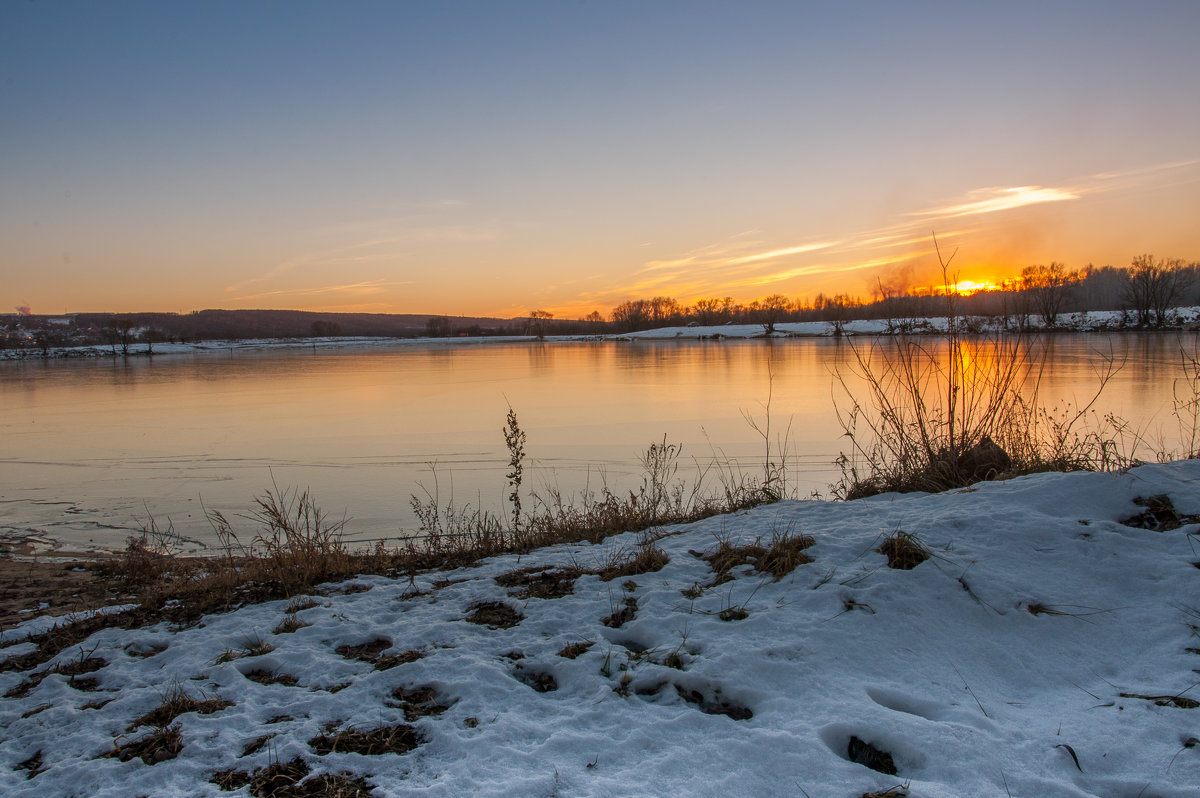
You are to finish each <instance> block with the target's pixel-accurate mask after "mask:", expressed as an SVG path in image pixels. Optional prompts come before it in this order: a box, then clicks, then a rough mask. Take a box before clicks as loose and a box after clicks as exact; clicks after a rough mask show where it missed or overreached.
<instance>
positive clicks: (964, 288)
mask: <svg viewBox="0 0 1200 798" xmlns="http://www.w3.org/2000/svg"><path fill="white" fill-rule="evenodd" d="M999 288H1000V286H998V285H996V284H995V283H986V282H985V283H979V282H975V281H974V280H961V281H959V282H957V283H955V284H954V285H953V289H954V293H956V294H962V295H964V296H970V295H971V294H977V293H979V292H980V291H996V290H998V289H999Z"/></svg>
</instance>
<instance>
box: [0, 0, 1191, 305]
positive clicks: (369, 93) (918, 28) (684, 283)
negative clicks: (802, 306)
mask: <svg viewBox="0 0 1200 798" xmlns="http://www.w3.org/2000/svg"><path fill="white" fill-rule="evenodd" d="M1198 35H1200V4H1197V3H1195V2H1193V1H1192V0H1185V1H1184V2H1146V3H1137V4H1133V3H1104V2H1093V1H1088V2H1049V3H1047V2H1037V3H1024V2H1011V3H1004V4H999V3H988V4H968V3H957V2H954V3H922V2H914V3H890V2H880V3H867V2H846V3H837V4H817V3H800V2H783V3H772V2H745V3H706V2H686V3H685V2H679V3H675V2H623V1H622V0H617V1H616V2H506V3H495V2H437V3H435V2H420V3H418V2H346V3H315V2H306V1H305V0H288V2H252V3H245V2H223V1H222V0H210V1H209V2H203V3H200V2H192V3H182V2H180V3H161V2H129V1H123V0H111V1H109V2H103V3H96V2H41V1H40V0H9V2H5V3H0V108H3V122H2V123H0V278H2V279H0V310H8V308H6V307H4V303H7V305H8V306H10V307H12V308H15V307H18V306H29V307H31V308H32V309H33V311H34V312H37V313H63V312H84V311H115V312H133V311H172V312H188V311H191V310H198V309H203V308H294V309H304V310H327V311H364V312H387V313H446V314H453V315H489V316H491V315H494V316H503V317H507V316H515V315H523V314H525V313H527V312H528V311H529V310H530V309H532V308H541V309H546V310H549V311H552V312H554V313H555V314H556V315H557V316H559V317H564V318H577V317H582V316H584V315H586V314H588V313H590V312H591V311H593V310H597V311H599V312H600V313H601V314H603V315H607V314H608V313H609V311H610V310H611V309H612V308H613V307H614V306H616V305H618V304H620V303H621V302H623V301H625V300H628V299H633V298H639V297H650V296H655V295H666V296H673V297H675V298H677V299H679V300H680V301H683V302H691V301H694V300H695V299H697V298H700V297H709V296H711V297H724V296H731V297H733V298H734V299H736V300H738V301H743V302H744V301H749V300H752V299H754V298H756V297H762V296H766V295H769V294H785V295H787V296H789V297H792V298H806V297H807V298H812V297H813V296H815V295H816V294H817V293H819V292H823V293H826V294H831V293H850V294H852V295H858V296H863V297H868V296H870V295H871V293H872V292H873V291H874V290H876V289H877V288H879V287H886V288H888V289H893V288H912V287H919V286H924V285H933V284H941V282H942V280H941V277H940V272H939V268H938V258H937V254H936V252H935V250H934V247H933V242H932V234H936V236H937V241H938V244H939V245H940V246H941V248H942V252H943V256H944V257H949V256H950V255H951V254H953V255H954V257H953V260H952V261H951V263H950V268H951V274H952V276H955V277H957V279H958V280H975V281H988V280H991V281H996V280H999V279H1003V278H1005V277H1011V276H1013V275H1015V274H1018V273H1019V271H1020V269H1021V268H1022V267H1023V266H1028V265H1032V264H1037V263H1049V262H1051V261H1059V262H1063V263H1065V264H1066V265H1067V266H1068V267H1069V268H1080V267H1083V266H1085V265H1087V264H1089V263H1092V264H1095V265H1115V266H1124V265H1128V263H1129V261H1130V260H1131V259H1132V258H1133V257H1134V256H1135V255H1138V254H1141V253H1153V254H1155V255H1158V256H1160V257H1180V258H1184V259H1187V260H1196V259H1198V258H1200V224H1197V220H1200V134H1198V131H1200V50H1198V49H1197V48H1196V47H1195V41H1196V38H1197V36H1198Z"/></svg>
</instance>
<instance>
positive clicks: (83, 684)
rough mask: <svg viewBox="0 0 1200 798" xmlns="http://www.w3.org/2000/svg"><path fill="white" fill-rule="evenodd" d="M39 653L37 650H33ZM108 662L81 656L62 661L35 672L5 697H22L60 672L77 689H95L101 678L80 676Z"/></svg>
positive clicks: (98, 668) (98, 658)
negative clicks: (47, 678)
mask: <svg viewBox="0 0 1200 798" xmlns="http://www.w3.org/2000/svg"><path fill="white" fill-rule="evenodd" d="M32 653H37V652H32ZM107 664H108V660H106V659H104V658H103V657H80V658H79V659H75V660H70V661H69V662H60V663H59V664H57V665H55V666H54V667H52V668H49V669H47V670H44V671H42V672H40V673H35V674H33V675H32V676H30V677H29V678H28V679H26V680H25V681H23V682H21V683H20V684H18V685H17V686H16V687H13V688H12V689H10V690H9V691H8V692H7V693H5V694H4V697H5V698H22V697H24V696H27V695H29V693H30V691H32V690H33V688H35V687H37V686H38V685H39V684H41V683H42V682H43V681H45V679H46V677H48V676H50V675H52V674H55V673H60V674H62V675H64V676H66V677H68V679H67V684H68V685H70V686H71V687H74V688H75V689H76V690H95V689H96V687H97V686H99V684H100V682H99V680H97V679H95V678H78V677H80V676H82V675H83V674H85V673H95V672H96V671H98V670H100V669H101V668H103V667H104V666H105V665H107Z"/></svg>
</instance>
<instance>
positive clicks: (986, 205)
mask: <svg viewBox="0 0 1200 798" xmlns="http://www.w3.org/2000/svg"><path fill="white" fill-rule="evenodd" d="M967 196H968V197H971V199H970V200H969V201H968V202H963V203H960V204H957V205H946V206H944V207H941V208H932V209H930V210H927V211H918V212H916V213H910V214H906V215H907V216H923V217H940V218H943V219H954V218H957V217H959V216H974V215H976V214H980V213H996V212H997V211H1009V210H1013V209H1015V208H1023V207H1025V206H1026V205H1038V204H1041V203H1043V202H1063V201H1065V200H1075V199H1079V193H1077V191H1071V190H1067V189H1062V188H1044V187H1042V186H1013V187H1011V188H1001V187H993V188H979V189H975V190H973V191H969V192H967Z"/></svg>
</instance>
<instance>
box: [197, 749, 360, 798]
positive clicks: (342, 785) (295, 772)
mask: <svg viewBox="0 0 1200 798" xmlns="http://www.w3.org/2000/svg"><path fill="white" fill-rule="evenodd" d="M308 773H309V768H308V764H307V763H306V762H305V761H304V760H303V759H301V758H300V757H296V758H295V759H293V760H292V761H291V762H276V763H275V764H273V765H269V766H268V767H265V768H259V769H258V770H256V771H254V772H253V773H247V772H246V771H244V770H222V771H220V772H219V773H215V774H213V777H212V778H211V779H209V781H210V782H211V783H213V784H215V785H217V786H218V787H220V788H221V789H222V790H226V791H232V790H240V789H241V788H242V787H246V786H249V788H250V794H251V795H253V796H255V798H367V797H368V796H371V795H374V794H375V792H374V791H373V790H372V788H371V785H370V784H369V783H367V780H366V779H364V778H361V777H356V776H355V775H354V774H353V773H339V774H337V775H333V774H332V773H323V774H321V775H320V776H314V777H312V778H311V779H308V780H307V781H302V779H304V777H305V776H307V775H308Z"/></svg>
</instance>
